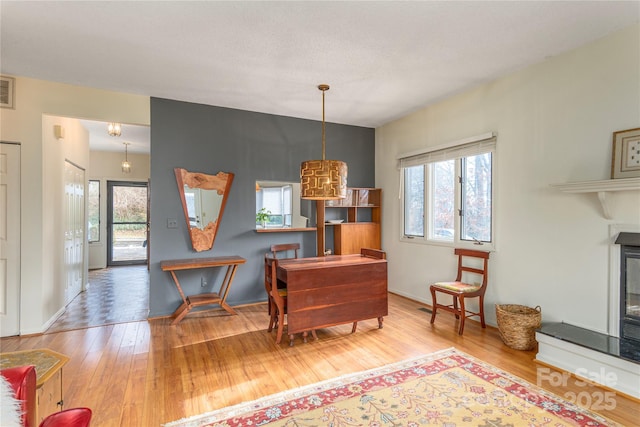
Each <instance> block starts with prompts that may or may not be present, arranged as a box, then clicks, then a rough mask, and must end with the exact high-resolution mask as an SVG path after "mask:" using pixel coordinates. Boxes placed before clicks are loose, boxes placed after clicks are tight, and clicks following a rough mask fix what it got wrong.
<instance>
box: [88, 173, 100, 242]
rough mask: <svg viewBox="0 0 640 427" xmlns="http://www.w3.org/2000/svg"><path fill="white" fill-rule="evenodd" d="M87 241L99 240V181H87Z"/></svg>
mask: <svg viewBox="0 0 640 427" xmlns="http://www.w3.org/2000/svg"><path fill="white" fill-rule="evenodd" d="M87 203H88V204H89V206H88V216H89V219H88V220H89V232H88V234H89V242H99V241H100V181H94V180H90V181H89V199H88V201H87Z"/></svg>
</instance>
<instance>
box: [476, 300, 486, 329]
mask: <svg viewBox="0 0 640 427" xmlns="http://www.w3.org/2000/svg"><path fill="white" fill-rule="evenodd" d="M478 304H480V305H479V306H478V311H479V313H480V324H481V325H482V327H483V328H486V327H487V324H486V323H484V295H480V300H479V301H478Z"/></svg>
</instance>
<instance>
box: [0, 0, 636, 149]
mask: <svg viewBox="0 0 640 427" xmlns="http://www.w3.org/2000/svg"><path fill="white" fill-rule="evenodd" d="M639 18H640V2H639V1H624V2H618V1H601V2H600V1H562V2H560V1H529V2H524V1H505V2H501V1H470V2H466V1H413V2H400V1H381V2H367V1H349V2H348V1H342V2H341V1H338V2H322V1H303V2H290V1H285V2H270V1H257V2H240V1H199V2H192V1H164V2H163V1H129V2H117V1H86V2H79V1H44V2H22V1H7V0H1V1H0V55H1V56H0V69H1V71H2V73H4V74H13V75H19V76H26V77H33V78H38V79H43V80H49V81H57V82H64V83H70V84H76V85H82V86H89V87H94V88H101V89H107V90H113V91H119V92H126V93H133V94H141V95H148V96H153V97H160V98H169V99H176V100H182V101H189V102H196V103H202V104H208V105H217V106H223V107H230V108H238V109H242V110H249V111H258V112H265V113H271V114H279V115H285V116H292V117H300V118H307V119H313V120H320V119H321V117H322V109H321V105H322V104H321V102H322V95H321V93H320V91H318V90H317V88H316V86H317V85H318V84H319V83H328V84H330V85H331V89H330V90H329V92H327V93H326V120H327V121H328V122H335V123H344V124H351V125H358V126H365V127H377V126H380V125H383V124H385V123H388V122H389V121H392V120H394V119H397V118H399V117H402V116H404V115H406V114H408V113H411V112H413V111H416V110H418V109H420V108H422V107H424V106H426V105H429V104H431V103H434V102H436V101H438V100H441V99H443V98H445V97H448V96H450V95H452V94H455V93H458V92H461V91H463V90H466V89H468V88H471V87H474V86H476V85H479V84H481V83H483V82H487V81H491V80H493V79H496V78H498V77H500V76H502V75H505V74H508V73H510V72H513V71H515V70H518V69H521V68H524V67H526V66H528V65H531V64H534V63H537V62H541V61H544V60H547V59H548V58H550V57H553V56H555V55H558V54H559V53H562V52H565V51H567V50H570V49H573V48H576V47H578V46H581V45H584V44H586V43H589V42H591V41H593V40H596V39H598V38H601V37H603V36H605V35H607V34H609V33H611V32H613V31H616V30H618V29H621V28H624V27H627V26H629V25H632V24H634V23H636V22H638V21H639ZM17 90H19V88H17ZM123 136H124V132H123ZM92 144H93V143H92ZM120 148H122V146H121V145H120Z"/></svg>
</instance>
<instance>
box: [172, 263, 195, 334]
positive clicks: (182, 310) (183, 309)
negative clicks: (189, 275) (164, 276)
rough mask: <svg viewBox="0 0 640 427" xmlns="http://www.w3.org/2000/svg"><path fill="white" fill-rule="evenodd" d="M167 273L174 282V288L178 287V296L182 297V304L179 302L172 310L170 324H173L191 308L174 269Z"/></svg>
mask: <svg viewBox="0 0 640 427" xmlns="http://www.w3.org/2000/svg"><path fill="white" fill-rule="evenodd" d="M169 273H171V277H172V278H173V282H174V283H175V285H176V288H178V292H179V293H180V298H182V304H180V307H178V308H177V309H176V310H175V311H174V312H173V318H174V319H173V321H172V322H171V324H172V325H175V324H176V323H178V322H180V321H181V320H182V318H183V317H184V316H186V315H187V313H189V310H191V306H190V304H189V300H188V299H187V297H186V296H185V294H184V291H183V290H182V286H180V281H179V280H178V276H176V273H175V271H170V272H169Z"/></svg>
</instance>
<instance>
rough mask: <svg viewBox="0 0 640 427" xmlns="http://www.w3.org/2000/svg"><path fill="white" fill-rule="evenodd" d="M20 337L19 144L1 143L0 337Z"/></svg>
mask: <svg viewBox="0 0 640 427" xmlns="http://www.w3.org/2000/svg"><path fill="white" fill-rule="evenodd" d="M19 334H20V145H18V144H11V143H4V142H3V143H0V335H1V336H3V337H8V336H12V335H19Z"/></svg>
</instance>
